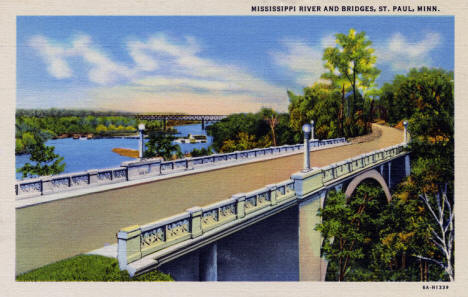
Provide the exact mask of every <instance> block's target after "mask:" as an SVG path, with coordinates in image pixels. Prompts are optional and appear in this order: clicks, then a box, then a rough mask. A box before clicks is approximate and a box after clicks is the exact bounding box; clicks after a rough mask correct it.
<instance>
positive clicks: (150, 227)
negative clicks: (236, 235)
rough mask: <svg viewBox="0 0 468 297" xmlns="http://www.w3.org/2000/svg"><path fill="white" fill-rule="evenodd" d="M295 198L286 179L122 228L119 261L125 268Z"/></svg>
mask: <svg viewBox="0 0 468 297" xmlns="http://www.w3.org/2000/svg"><path fill="white" fill-rule="evenodd" d="M294 196H295V193H294V181H293V180H287V181H284V182H281V183H278V184H274V185H269V186H267V187H265V188H262V189H259V190H256V191H253V192H249V193H245V194H237V195H233V196H232V197H231V198H230V199H226V200H223V201H220V202H217V203H214V204H211V205H208V206H206V207H203V208H200V207H194V208H191V209H188V210H187V211H185V212H183V213H180V214H177V215H175V216H172V217H169V218H166V219H163V220H159V221H156V222H153V223H149V224H146V225H142V226H138V225H135V226H130V227H127V228H124V229H122V230H120V231H119V233H118V234H117V237H118V239H119V243H118V250H119V252H118V258H119V262H120V263H121V264H122V263H125V265H126V264H127V263H131V262H134V261H136V260H138V259H141V258H142V257H144V256H146V255H149V254H152V253H154V252H157V251H159V250H162V249H165V248H168V247H170V246H173V245H175V244H177V243H180V242H182V241H185V240H188V239H192V238H196V237H198V236H200V235H202V234H204V233H206V232H209V231H210V230H213V229H216V228H219V227H222V226H223V225H226V224H228V223H230V222H233V221H236V220H244V219H247V218H248V217H252V216H255V215H256V213H258V212H261V210H262V209H264V208H266V207H271V206H274V205H276V204H278V203H284V202H285V201H288V200H291V199H293V198H294ZM123 268H124V267H123Z"/></svg>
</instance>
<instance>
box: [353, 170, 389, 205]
mask: <svg viewBox="0 0 468 297" xmlns="http://www.w3.org/2000/svg"><path fill="white" fill-rule="evenodd" d="M365 179H373V180H375V181H376V182H378V183H379V184H380V186H381V187H382V189H383V191H384V193H385V197H387V202H389V203H390V201H392V195H391V194H390V189H389V188H388V185H387V183H386V182H385V179H384V178H383V177H382V175H380V173H379V172H378V171H377V170H375V169H372V170H369V171H366V172H364V173H363V174H360V175H358V176H356V177H355V178H353V180H352V181H351V182H350V183H349V184H348V187H347V188H346V192H345V195H346V198H349V197H351V196H352V195H353V193H354V190H356V188H357V187H358V186H359V185H360V184H361V182H362V181H364V180H365Z"/></svg>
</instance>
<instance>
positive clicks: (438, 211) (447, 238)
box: [417, 189, 455, 281]
mask: <svg viewBox="0 0 468 297" xmlns="http://www.w3.org/2000/svg"><path fill="white" fill-rule="evenodd" d="M419 197H420V198H421V200H422V201H423V202H424V205H425V206H426V208H427V210H429V213H430V214H431V218H432V223H433V225H434V226H435V228H434V227H432V228H431V230H430V231H431V234H432V236H431V240H432V242H433V243H434V244H435V245H436V246H437V248H438V249H439V252H440V253H441V254H442V260H438V259H435V258H434V257H432V258H428V257H424V256H421V255H417V257H418V258H420V259H424V260H428V261H431V262H434V263H436V264H437V265H439V266H440V267H442V268H443V269H444V271H445V272H446V273H447V275H448V276H449V278H450V281H454V275H455V270H454V263H453V261H454V259H453V252H454V247H455V244H454V243H455V228H454V227H455V213H454V206H453V202H452V201H449V198H448V197H447V189H445V191H443V192H442V195H440V194H439V193H437V194H436V195H435V197H434V198H435V199H434V198H432V199H431V198H430V196H429V195H427V194H426V193H423V194H422V195H419ZM434 200H435V201H434ZM434 206H435V207H434Z"/></svg>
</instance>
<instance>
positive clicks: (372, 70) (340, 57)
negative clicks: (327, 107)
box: [323, 29, 380, 116]
mask: <svg viewBox="0 0 468 297" xmlns="http://www.w3.org/2000/svg"><path fill="white" fill-rule="evenodd" d="M335 37H336V44H337V46H336V47H329V48H327V49H325V52H324V55H323V60H324V61H326V63H325V68H326V69H328V71H329V73H328V74H327V75H325V77H326V78H330V79H332V80H334V81H335V83H337V84H339V85H340V86H341V88H342V100H343V99H344V93H345V89H346V85H347V83H348V82H349V84H350V86H351V88H352V91H353V102H352V103H351V104H350V103H349V102H348V106H349V108H348V111H349V114H348V116H351V115H353V114H354V111H355V108H354V105H355V104H356V103H357V99H358V98H357V92H358V88H361V90H362V91H363V92H364V91H365V90H366V89H370V88H372V87H373V86H374V84H375V79H376V78H377V76H378V75H379V74H380V70H379V69H377V68H376V67H375V66H374V65H375V63H376V61H377V58H376V56H375V55H373V53H374V49H372V48H371V47H370V46H371V44H372V42H371V41H370V40H368V39H367V36H366V33H365V32H359V33H356V31H355V30H354V29H350V30H349V33H348V35H346V34H342V33H338V34H335Z"/></svg>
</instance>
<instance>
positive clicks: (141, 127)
mask: <svg viewBox="0 0 468 297" xmlns="http://www.w3.org/2000/svg"><path fill="white" fill-rule="evenodd" d="M144 130H145V124H143V123H141V124H139V125H138V132H139V134H140V141H139V143H138V148H139V150H138V157H139V158H140V159H141V158H143V152H144V151H145V147H144V145H145V144H144V143H143V131H144Z"/></svg>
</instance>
